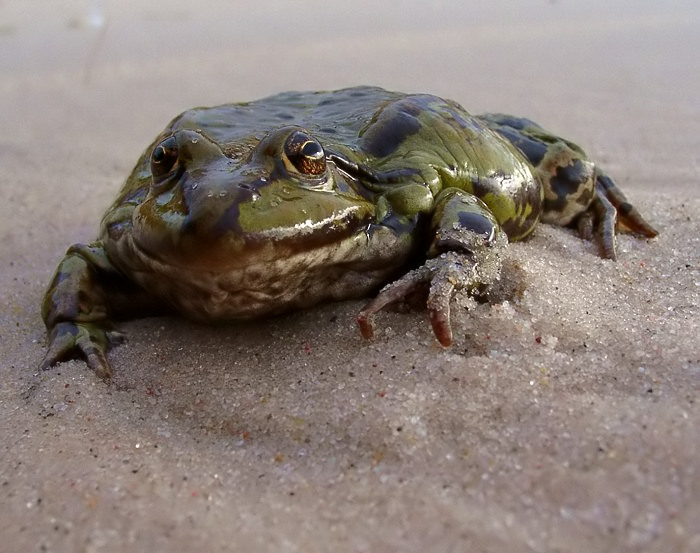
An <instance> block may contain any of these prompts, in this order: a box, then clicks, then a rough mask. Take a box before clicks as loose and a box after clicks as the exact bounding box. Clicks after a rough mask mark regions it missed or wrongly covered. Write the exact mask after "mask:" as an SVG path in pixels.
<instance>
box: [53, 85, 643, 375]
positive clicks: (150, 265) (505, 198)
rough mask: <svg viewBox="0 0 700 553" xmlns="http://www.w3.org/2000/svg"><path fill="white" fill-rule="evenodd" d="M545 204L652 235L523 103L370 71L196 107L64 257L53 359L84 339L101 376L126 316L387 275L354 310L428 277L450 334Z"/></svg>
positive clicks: (556, 214)
mask: <svg viewBox="0 0 700 553" xmlns="http://www.w3.org/2000/svg"><path fill="white" fill-rule="evenodd" d="M539 221H545V222H548V223H553V224H560V225H574V226H577V227H578V228H579V232H580V233H581V235H582V237H584V238H587V239H595V240H596V241H597V243H598V245H599V251H600V255H601V256H602V257H607V258H613V259H614V257H615V242H614V241H615V227H616V223H617V224H618V225H619V226H621V227H622V228H624V229H627V230H631V231H634V232H637V233H638V234H641V235H642V236H646V237H652V236H655V235H656V231H655V230H654V229H653V228H652V227H651V226H650V225H649V224H648V223H646V222H645V221H644V219H643V218H642V217H641V215H640V214H639V213H638V212H637V211H636V210H635V209H634V208H633V207H632V206H631V205H630V204H629V202H627V200H626V199H625V197H624V195H623V194H622V192H620V190H619V189H618V188H617V187H616V186H615V184H614V183H613V181H612V180H610V179H609V178H608V177H607V176H606V175H605V174H604V173H602V172H601V171H600V170H599V169H598V168H597V167H596V166H595V164H594V163H593V162H591V161H590V160H589V159H587V157H586V155H585V153H584V152H583V151H582V150H581V149H580V148H579V147H578V146H576V145H575V144H572V143H571V142H568V141H566V140H563V139H561V138H558V137H556V136H554V135H552V134H550V133H548V132H546V131H544V130H543V129H542V128H541V127H539V126H538V125H536V124H535V123H533V122H531V121H529V120H527V119H520V118H515V117H511V116H506V115H498V114H488V115H483V116H471V115H469V114H468V113H467V112H466V111H465V110H464V109H463V108H462V107H461V106H459V105H458V104H456V103H455V102H452V101H450V100H443V99H441V98H437V97H435V96H430V95H424V94H416V95H407V94H402V93H397V92H388V91H386V90H382V89H380V88H372V87H357V88H350V89H345V90H339V91H335V92H289V93H284V94H279V95H277V96H272V97H270V98H266V99H263V100H259V101H256V102H251V103H242V104H227V105H223V106H218V107H214V108H196V109H192V110H190V111H187V112H185V113H183V114H181V115H180V116H178V117H177V118H175V119H174V120H173V121H172V122H171V123H170V124H169V125H168V126H167V128H166V129H165V130H164V131H163V132H162V133H161V135H160V136H158V138H156V140H155V141H154V142H153V144H151V146H149V147H148V148H147V149H146V151H145V152H144V154H143V156H142V157H141V159H140V160H139V161H138V163H137V164H136V167H135V168H134V170H133V172H132V174H131V175H130V176H129V178H128V179H127V181H126V183H125V184H124V186H123V188H122V190H121V191H120V193H119V195H118V196H117V198H116V200H115V201H114V203H113V204H112V206H111V207H110V208H109V209H108V210H107V212H106V213H105V215H104V217H103V220H102V227H101V233H100V237H99V239H98V240H96V241H95V242H93V243H91V244H89V245H80V244H78V245H74V246H72V247H71V248H70V249H69V250H68V252H67V253H66V256H65V257H64V259H63V260H62V261H61V263H60V264H59V266H58V268H57V270H56V273H55V275H54V277H53V280H52V282H51V284H50V286H49V288H48V290H47V292H46V296H45V298H44V302H43V305H42V315H43V318H44V321H45V323H46V326H47V329H48V332H49V347H48V352H47V354H46V357H45V359H44V362H43V366H44V367H48V366H50V365H52V364H54V363H56V362H58V361H61V360H64V359H68V358H71V357H75V356H83V357H84V358H85V359H86V361H87V363H88V365H89V366H90V367H91V368H92V369H93V370H95V371H96V372H97V373H98V374H99V375H101V376H104V377H107V376H109V374H110V367H109V363H108V361H107V358H106V353H107V350H108V348H109V347H110V346H111V344H113V343H114V342H115V341H117V340H119V339H120V335H119V334H118V333H116V332H114V331H113V330H112V328H111V322H112V321H113V320H117V319H124V318H129V317H135V316H139V315H141V314H147V313H148V314H152V313H159V312H164V311H170V312H172V311H175V312H180V313H182V314H184V315H186V316H188V317H190V318H192V319H196V320H202V321H229V320H239V319H246V318H253V317H260V316H266V315H274V314H276V313H281V312H283V311H289V310H293V309H300V308H304V307H308V306H310V305H313V304H317V303H320V302H324V301H329V300H340V299H347V298H357V297H365V296H369V295H371V294H373V293H375V292H376V290H377V289H378V288H380V287H381V286H382V285H385V284H387V283H391V282H392V281H394V282H393V283H392V284H389V285H388V286H387V287H386V288H384V289H383V290H382V291H381V292H380V293H379V295H378V296H377V297H376V298H375V299H374V300H373V301H372V302H371V303H370V304H368V305H367V306H366V307H365V309H363V310H362V312H361V313H360V315H359V317H358V322H359V324H360V329H361V331H362V333H363V335H364V336H366V337H371V336H372V334H373V328H374V327H373V322H372V318H373V315H374V314H375V313H376V312H378V311H379V310H381V309H383V308H384V307H385V306H387V305H389V304H391V303H395V302H401V301H403V300H405V299H407V298H408V297H413V296H415V295H417V294H427V306H428V310H429V312H430V319H431V323H432V326H433V329H434V332H435V335H436V337H437V339H438V340H439V341H440V342H441V343H442V344H443V345H446V346H447V345H449V344H450V343H451V341H452V329H451V327H450V321H449V309H450V300H451V298H452V297H453V295H454V293H455V292H456V291H457V290H460V289H466V290H468V291H471V292H474V293H479V292H482V291H483V290H484V289H485V288H487V287H488V286H489V285H490V284H491V283H493V282H494V281H495V280H497V279H498V278H499V277H500V259H501V254H502V252H503V249H504V248H505V247H506V245H507V243H508V240H511V241H515V240H522V239H523V238H525V237H527V236H528V235H529V234H530V233H531V232H532V231H533V229H534V228H535V227H536V225H537V224H538V222H539ZM402 275H403V276H402ZM397 277H398V280H395V279H397Z"/></svg>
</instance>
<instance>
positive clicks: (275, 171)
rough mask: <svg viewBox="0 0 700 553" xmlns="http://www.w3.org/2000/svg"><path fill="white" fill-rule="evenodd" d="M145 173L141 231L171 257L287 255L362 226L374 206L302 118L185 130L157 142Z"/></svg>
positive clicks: (228, 260) (154, 249) (206, 259)
mask: <svg viewBox="0 0 700 553" xmlns="http://www.w3.org/2000/svg"><path fill="white" fill-rule="evenodd" d="M144 169H145V168H144ZM145 178H150V180H151V182H150V188H149V191H148V194H147V196H146V198H145V199H144V201H143V202H142V203H141V204H140V205H139V206H138V207H137V208H136V210H135V213H134V218H133V235H134V240H135V242H136V244H137V245H138V246H139V247H140V248H141V249H142V250H144V251H145V252H146V253H147V254H148V255H149V256H150V257H154V258H157V259H160V260H162V261H164V262H167V263H170V264H177V265H186V266H200V265H201V266H202V267H206V268H212V269H214V268H217V267H226V266H239V267H240V266H244V265H245V264H246V259H247V257H248V256H251V255H255V256H257V257H256V259H257V260H264V259H270V260H274V259H281V258H284V257H285V256H289V255H293V254H294V253H298V252H300V251H311V250H313V249H314V248H317V247H320V246H324V245H327V244H329V243H333V242H336V241H339V240H342V239H343V238H344V237H347V236H350V235H353V234H355V233H357V232H358V230H359V229H362V228H364V227H365V226H366V225H367V223H368V219H369V217H371V215H372V214H373V212H374V207H373V205H372V204H371V203H370V202H368V201H366V200H365V199H363V198H362V197H361V196H359V195H358V194H357V193H356V192H355V191H354V190H353V189H352V188H351V187H350V185H349V183H348V181H347V180H346V177H345V176H344V175H343V173H342V172H340V171H339V170H338V169H337V168H336V167H335V165H334V164H333V163H331V162H327V156H326V152H325V151H324V148H323V146H322V145H321V144H320V142H319V141H318V140H316V139H315V138H314V137H313V136H311V135H310V134H309V133H308V132H307V131H305V130H304V129H302V128H300V127H295V126H289V127H283V128H279V129H276V130H274V131H272V132H270V133H268V134H267V135H266V136H265V137H264V138H263V139H262V140H257V139H254V138H251V139H246V140H244V141H240V142H238V143H229V144H224V145H220V144H218V143H217V142H216V141H214V140H212V139H211V138H209V137H208V136H207V135H206V134H204V133H202V132H201V131H195V130H190V129H180V130H176V131H175V132H173V133H172V134H169V135H167V136H165V137H164V138H162V139H161V140H160V141H158V142H157V143H156V145H155V146H154V148H153V150H152V152H151V155H150V175H145Z"/></svg>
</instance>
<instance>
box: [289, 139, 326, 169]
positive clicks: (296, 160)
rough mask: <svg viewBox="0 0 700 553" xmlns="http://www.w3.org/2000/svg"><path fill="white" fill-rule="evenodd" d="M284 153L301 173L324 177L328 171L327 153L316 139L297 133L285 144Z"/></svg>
mask: <svg viewBox="0 0 700 553" xmlns="http://www.w3.org/2000/svg"><path fill="white" fill-rule="evenodd" d="M284 153H285V155H286V156H287V158H288V159H289V161H290V162H291V163H292V165H294V167H296V169H297V170H298V171H299V172H300V173H304V174H306V175H322V174H323V173H325V171H326V153H325V152H324V151H323V146H321V144H320V143H319V142H318V140H316V139H315V138H313V137H311V136H309V135H308V134H306V133H305V132H302V131H295V132H293V133H292V134H290V135H289V138H287V141H286V142H285V143H284Z"/></svg>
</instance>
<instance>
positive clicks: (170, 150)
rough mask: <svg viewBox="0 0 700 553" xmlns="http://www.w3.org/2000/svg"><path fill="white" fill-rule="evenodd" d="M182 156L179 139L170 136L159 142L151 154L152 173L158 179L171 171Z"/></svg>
mask: <svg viewBox="0 0 700 553" xmlns="http://www.w3.org/2000/svg"><path fill="white" fill-rule="evenodd" d="M179 157H180V152H179V148H178V146H177V140H176V139H175V137H174V136H169V137H168V138H166V139H165V140H163V141H162V142H161V143H160V144H158V145H157V146H156V147H155V148H154V149H153V153H152V154H151V175H153V178H154V179H156V180H158V179H160V178H161V177H163V176H165V175H167V174H168V173H170V172H171V171H172V170H173V168H175V166H176V165H177V162H178V159H179Z"/></svg>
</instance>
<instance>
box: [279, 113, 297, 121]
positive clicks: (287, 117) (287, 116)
mask: <svg viewBox="0 0 700 553" xmlns="http://www.w3.org/2000/svg"><path fill="white" fill-rule="evenodd" d="M277 118H278V119H285V120H287V121H290V120H292V119H294V116H293V115H292V114H291V113H287V112H284V111H282V112H280V113H278V114H277Z"/></svg>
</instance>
